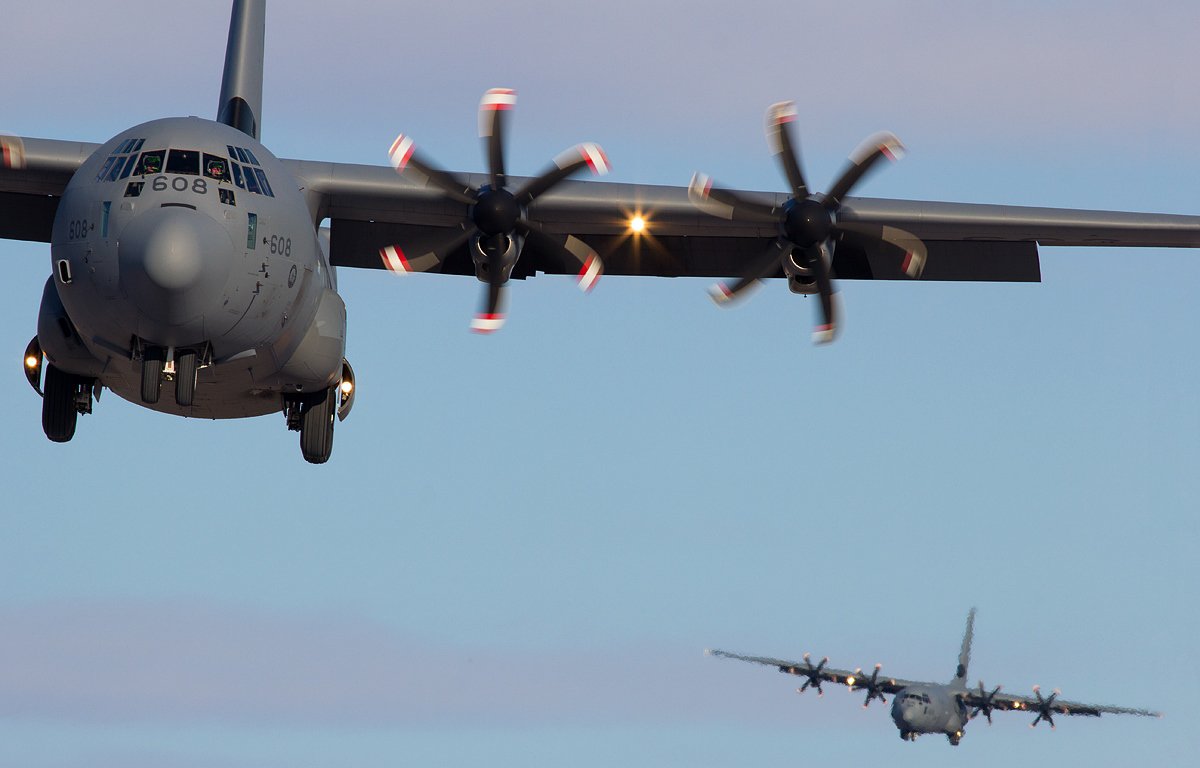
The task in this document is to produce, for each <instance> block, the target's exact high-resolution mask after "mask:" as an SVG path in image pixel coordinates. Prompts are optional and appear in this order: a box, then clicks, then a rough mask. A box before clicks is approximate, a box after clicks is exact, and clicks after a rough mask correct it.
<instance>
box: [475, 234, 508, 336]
mask: <svg viewBox="0 0 1200 768" xmlns="http://www.w3.org/2000/svg"><path fill="white" fill-rule="evenodd" d="M505 240H506V238H505V236H504V235H496V236H495V242H491V243H488V244H487V245H486V246H485V249H484V250H485V251H486V253H487V268H488V290H487V295H486V300H485V304H484V308H483V311H482V312H480V313H479V314H477V315H475V318H474V319H473V320H472V321H471V330H472V331H474V332H475V333H494V332H496V331H498V330H500V329H501V328H502V327H503V326H504V283H505V279H504V258H503V254H504V247H503V245H504V241H505Z"/></svg>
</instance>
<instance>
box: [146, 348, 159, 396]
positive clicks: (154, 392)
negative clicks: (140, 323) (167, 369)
mask: <svg viewBox="0 0 1200 768" xmlns="http://www.w3.org/2000/svg"><path fill="white" fill-rule="evenodd" d="M162 369H163V351H162V350H161V349H156V348H153V347H147V349H146V351H145V353H144V354H143V355H142V402H143V403H150V404H151V405H153V404H154V403H157V402H158V393H159V392H160V391H162Z"/></svg>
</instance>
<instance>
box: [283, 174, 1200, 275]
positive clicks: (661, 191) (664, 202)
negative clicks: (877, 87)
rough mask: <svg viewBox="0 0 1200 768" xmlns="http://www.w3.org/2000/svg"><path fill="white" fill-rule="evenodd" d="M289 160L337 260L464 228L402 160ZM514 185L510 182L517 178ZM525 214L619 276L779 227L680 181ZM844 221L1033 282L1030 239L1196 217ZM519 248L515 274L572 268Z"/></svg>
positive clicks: (958, 264) (716, 259)
mask: <svg viewBox="0 0 1200 768" xmlns="http://www.w3.org/2000/svg"><path fill="white" fill-rule="evenodd" d="M284 162H285V164H287V165H288V167H289V168H290V170H291V171H292V172H293V174H294V175H295V176H296V177H297V180H298V181H299V183H300V184H301V185H302V187H303V188H304V190H305V192H306V194H308V195H309V200H310V205H313V206H314V208H315V209H316V210H317V211H318V212H319V214H318V215H320V216H321V217H325V216H328V217H329V218H330V220H331V230H332V232H331V249H332V250H331V259H332V261H333V263H334V264H335V265H339V266H351V267H366V268H375V269H383V268H385V266H386V265H385V262H384V260H383V258H381V256H380V249H382V248H384V247H386V246H389V245H396V246H399V247H400V248H401V249H402V250H403V251H404V252H406V253H409V254H412V253H420V252H422V250H421V249H423V248H427V247H428V246H429V244H430V243H433V242H438V241H443V242H444V241H445V240H446V238H447V237H448V236H450V234H451V233H452V232H453V231H454V230H456V229H458V230H460V229H461V222H462V221H463V220H464V219H465V217H466V213H467V207H466V204H465V203H462V202H458V201H456V200H453V199H451V198H449V197H448V196H447V195H446V194H445V193H444V192H443V191H442V190H441V189H439V188H437V187H435V186H433V185H431V184H429V183H428V180H427V179H425V178H424V177H421V176H420V174H419V173H414V172H412V171H411V170H410V171H409V172H408V173H406V174H405V175H404V176H399V175H397V174H396V173H395V172H394V171H393V170H392V169H391V168H390V167H380V166H366V165H349V164H338V163H320V162H311V161H300V160H289V161H284ZM450 177H451V178H452V179H454V180H456V181H460V182H461V183H462V185H463V188H464V189H466V188H467V187H468V186H471V187H479V186H481V185H483V184H486V183H487V181H488V179H487V178H486V177H485V176H483V175H468V174H450ZM414 178H415V180H414ZM510 182H511V183H512V185H513V186H517V187H519V186H520V185H521V184H522V183H523V182H524V180H522V179H513V178H511V177H510ZM739 195H741V197H742V198H744V199H748V200H751V201H755V202H759V203H762V204H764V205H767V206H770V207H773V208H779V207H780V206H782V205H783V203H784V201H785V200H786V199H787V195H785V194H777V193H766V192H757V193H756V192H742V193H739ZM635 214H637V215H640V216H642V217H643V218H644V219H645V220H646V222H647V227H646V230H645V232H643V233H642V234H641V235H634V234H633V233H632V232H631V230H630V226H629V223H630V219H631V218H632V217H633V216H634V215H635ZM529 219H530V220H531V221H532V222H533V223H534V225H535V226H536V227H537V228H539V229H540V230H541V231H542V232H544V233H546V234H549V235H551V236H552V237H554V238H556V239H558V240H559V242H560V243H561V242H563V241H565V240H566V238H567V236H568V235H572V236H574V237H576V238H578V239H580V240H582V241H583V242H585V243H586V244H587V245H588V246H590V247H591V249H592V250H594V251H596V252H597V253H598V254H599V255H600V256H601V258H602V259H603V261H604V271H605V272H606V273H608V274H617V275H657V276H663V277H677V276H698V277H733V276H740V275H741V274H742V273H743V272H744V271H745V269H746V266H747V264H749V263H751V262H753V261H755V260H758V259H760V258H761V254H762V253H763V251H764V249H765V248H766V247H767V246H768V245H769V243H770V242H771V241H772V240H773V239H774V238H775V236H776V234H777V229H776V224H775V223H774V222H766V223H749V224H748V223H745V222H735V221H732V220H730V219H728V218H719V217H717V216H713V215H709V214H708V213H705V212H704V211H701V210H700V209H698V208H697V207H696V206H695V205H693V203H692V202H691V200H689V197H688V189H687V188H686V187H668V186H647V185H632V184H616V183H606V182H597V181H566V182H563V183H562V184H561V185H559V186H557V187H555V188H554V190H553V191H551V192H548V193H546V194H545V195H544V196H542V197H539V198H538V199H537V200H536V201H535V202H534V203H533V204H532V205H531V206H530V208H529ZM839 222H841V223H846V224H853V225H854V226H856V227H857V228H861V229H869V230H876V231H879V230H880V229H881V228H885V227H890V228H895V229H899V230H903V231H904V232H906V233H910V234H912V235H913V236H915V237H917V238H919V239H920V240H922V241H923V242H924V244H925V246H926V248H927V250H928V257H927V260H926V265H925V270H924V275H923V278H922V279H925V280H984V281H1039V280H1040V279H1041V269H1040V264H1039V261H1038V244H1039V243H1040V244H1042V245H1074V246H1146V247H1184V248H1192V247H1200V216H1180V215H1167V214H1149V213H1121V212H1110V211H1083V210H1070V209H1062V208H1032V207H1021V206H1003V205H979V204H968V203H945V202H921V201H910V200H885V199H869V198H847V200H846V202H845V205H844V206H843V208H842V209H841V212H840V214H839ZM864 248H868V249H867V250H864ZM528 255H529V254H526V256H528ZM526 256H522V258H521V260H520V261H519V262H518V263H517V266H516V270H515V272H514V274H513V276H514V277H518V278H520V277H528V276H530V275H533V274H535V273H536V272H545V273H549V274H555V273H565V272H567V271H568V270H570V271H574V269H573V268H572V267H570V266H569V265H562V264H558V263H551V262H549V261H539V260H538V257H537V256H536V255H534V256H533V257H532V258H526ZM434 271H440V272H444V273H453V274H474V268H473V266H472V261H471V259H470V257H469V254H468V252H467V246H466V245H465V244H460V245H459V246H458V248H457V250H456V251H455V252H454V253H453V254H451V255H450V256H449V257H447V258H446V259H445V260H444V261H443V262H442V263H441V264H440V265H439V267H438V269H436V270H434ZM833 273H834V276H835V277H838V278H843V279H845V278H851V279H876V280H879V279H906V278H905V275H904V272H903V271H902V269H901V264H900V263H899V262H898V260H896V258H895V255H894V254H888V253H885V252H876V251H872V250H869V246H862V245H861V244H859V245H852V244H851V243H850V242H849V241H848V240H847V241H842V242H840V243H839V244H838V246H837V249H836V252H835V256H834V262H833ZM778 275H779V276H782V271H780V272H779V273H778Z"/></svg>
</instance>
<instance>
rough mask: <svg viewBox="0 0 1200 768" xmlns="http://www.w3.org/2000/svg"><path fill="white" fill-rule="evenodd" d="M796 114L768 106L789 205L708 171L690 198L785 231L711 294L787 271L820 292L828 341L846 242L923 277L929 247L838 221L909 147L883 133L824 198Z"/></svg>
mask: <svg viewBox="0 0 1200 768" xmlns="http://www.w3.org/2000/svg"><path fill="white" fill-rule="evenodd" d="M795 119H796V109H795V105H794V104H793V102H780V103H778V104H773V105H771V107H770V108H769V109H768V110H767V141H768V143H769V144H770V145H771V150H772V152H773V153H774V154H775V156H776V157H777V158H778V159H779V163H780V165H781V166H782V167H783V172H784V175H785V176H786V177H787V180H788V185H789V186H790V187H791V197H789V198H788V200H787V201H786V202H785V203H784V204H783V206H782V208H780V207H773V206H767V205H765V204H763V203H759V202H756V201H751V200H748V199H746V198H744V197H742V196H740V195H738V194H737V193H735V192H732V191H730V190H726V189H721V188H719V187H716V186H714V185H713V181H712V179H711V178H709V177H708V176H705V175H704V174H702V173H697V174H696V175H694V176H693V177H692V182H691V184H690V185H689V187H688V197H689V198H691V200H692V202H693V203H694V204H695V205H696V206H697V207H699V208H701V209H703V210H704V211H706V212H708V213H710V214H712V215H714V216H720V217H721V218H726V219H731V220H733V221H740V222H746V223H759V224H769V223H775V224H777V225H778V228H779V235H778V236H777V237H776V238H775V240H774V241H773V242H772V243H771V244H770V245H769V246H768V247H767V249H766V250H765V251H764V252H763V254H762V256H760V257H759V258H758V259H757V260H755V261H752V262H751V263H750V265H749V267H748V269H747V270H746V272H745V273H744V274H743V275H742V277H741V278H740V279H739V280H737V281H736V282H734V283H733V284H731V285H727V284H724V283H719V284H717V285H715V286H713V287H712V289H711V290H710V293H711V295H712V297H713V300H714V301H716V302H717V303H718V304H725V303H727V302H729V301H731V300H732V299H734V298H737V297H739V296H740V295H742V293H743V292H744V291H745V290H746V289H748V288H750V287H751V286H753V285H754V284H756V283H757V282H758V281H759V280H760V279H762V278H765V277H771V276H772V275H775V274H776V273H777V272H778V271H779V269H780V268H782V270H783V272H784V274H785V275H786V276H787V277H788V285H789V287H790V288H791V289H792V291H793V292H795V293H817V294H818V295H819V296H820V297H821V319H820V322H818V323H817V325H816V328H815V329H814V331H813V341H815V342H817V343H823V342H829V341H832V340H833V337H834V335H835V333H836V331H837V302H836V299H835V294H834V287H833V280H832V278H831V275H830V265H831V264H832V261H833V253H834V248H835V247H836V244H837V243H838V242H839V241H846V242H847V243H853V244H855V245H858V246H860V247H866V248H870V249H875V250H878V249H882V250H883V251H884V252H886V253H889V254H894V255H895V257H896V259H897V260H898V261H899V262H900V265H901V268H902V269H903V270H904V272H905V274H907V275H908V276H909V277H914V278H916V277H920V276H921V272H922V270H923V269H924V268H925V256H926V249H925V246H924V244H923V243H922V242H921V241H920V240H919V239H917V238H916V237H915V236H913V235H911V234H909V233H908V232H905V231H903V230H899V229H895V228H893V227H865V226H861V225H855V224H853V223H839V222H838V220H837V214H838V211H839V210H840V209H841V207H842V203H843V201H844V200H845V197H846V195H848V194H849V193H850V191H851V190H852V189H853V188H854V186H855V185H856V184H857V183H858V182H859V181H860V180H861V179H862V178H863V176H865V175H866V173H867V172H868V171H870V170H871V168H872V167H874V166H875V164H876V163H878V162H879V161H880V160H882V159H884V158H886V159H888V160H897V159H899V158H900V157H901V156H902V154H903V150H904V147H903V145H901V144H900V140H899V139H897V138H896V137H895V136H894V135H892V134H890V133H879V134H876V135H875V136H872V137H871V138H869V139H868V140H867V141H866V142H864V143H863V144H862V145H861V146H860V147H859V148H858V149H857V150H855V151H854V153H853V154H851V155H850V164H849V165H848V166H847V167H846V169H845V170H844V171H842V175H841V176H840V177H839V178H838V179H837V181H836V182H835V183H834V185H833V188H832V189H830V191H829V192H828V193H826V194H824V195H822V194H819V193H814V192H812V191H811V190H810V189H809V188H808V183H807V182H806V181H805V179H804V172H803V171H802V170H801V168H800V159H799V153H798V151H797V146H796V143H795V142H794V141H793V139H792V134H791V127H790V126H791V123H792V122H794V121H795Z"/></svg>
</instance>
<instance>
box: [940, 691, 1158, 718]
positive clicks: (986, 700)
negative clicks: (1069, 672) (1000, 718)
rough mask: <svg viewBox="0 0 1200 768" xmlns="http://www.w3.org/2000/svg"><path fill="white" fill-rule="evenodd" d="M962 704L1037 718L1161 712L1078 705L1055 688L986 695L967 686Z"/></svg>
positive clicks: (1149, 715)
mask: <svg viewBox="0 0 1200 768" xmlns="http://www.w3.org/2000/svg"><path fill="white" fill-rule="evenodd" d="M962 698H963V703H965V704H966V705H967V706H968V707H975V708H977V709H979V710H980V711H984V712H986V711H987V710H988V709H994V710H1000V711H1005V712H1008V711H1020V712H1029V713H1030V714H1034V715H1038V716H1039V719H1049V718H1048V717H1047V713H1048V714H1049V716H1050V717H1053V716H1054V715H1085V716H1088V717H1099V716H1100V715H1101V714H1106V713H1107V714H1113V715H1141V716H1143V717H1162V713H1161V712H1154V711H1152V710H1149V709H1136V708H1133V707H1114V706H1109V705H1107V704H1082V703H1080V702H1077V701H1066V700H1064V699H1059V698H1058V692H1057V691H1055V692H1054V693H1053V694H1051V695H1050V696H1043V695H1042V694H1041V692H1040V691H1039V690H1038V689H1036V688H1035V689H1034V695H1033V696H1014V695H1012V694H1008V693H1000V692H996V693H994V694H992V695H990V696H989V694H988V692H987V691H985V690H982V689H969V690H968V692H967V694H966V695H964V696H963V697H962Z"/></svg>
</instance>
